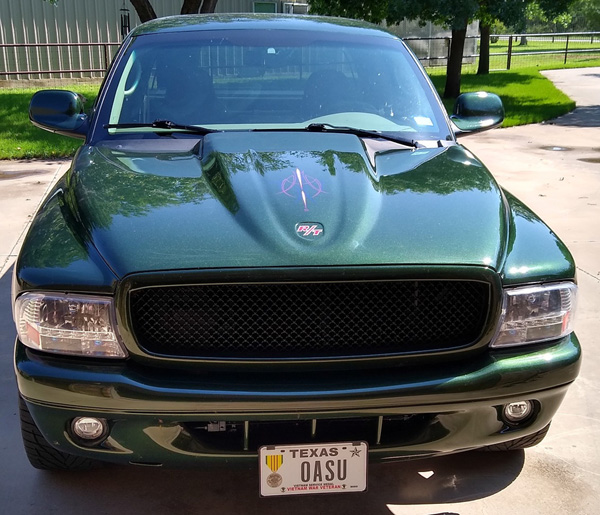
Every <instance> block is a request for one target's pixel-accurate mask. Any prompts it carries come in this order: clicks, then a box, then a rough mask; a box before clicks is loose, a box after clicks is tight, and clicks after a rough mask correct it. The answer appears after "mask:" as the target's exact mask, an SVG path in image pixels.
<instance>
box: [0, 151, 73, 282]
mask: <svg viewBox="0 0 600 515" xmlns="http://www.w3.org/2000/svg"><path fill="white" fill-rule="evenodd" d="M67 166H68V162H67V161H0V206H1V207H0V215H1V216H0V277H2V276H3V275H4V274H5V273H6V271H7V270H8V269H9V268H10V267H11V266H12V264H13V262H14V261H15V259H16V257H17V254H18V252H19V248H20V246H21V242H22V240H23V237H24V236H25V233H26V231H27V229H28V228H29V224H30V222H31V218H32V216H33V214H34V213H35V212H36V211H37V209H38V207H39V205H40V202H41V201H42V199H44V198H45V196H46V193H47V192H48V190H49V189H50V187H51V186H52V184H54V182H55V181H56V180H57V179H58V178H59V177H60V176H61V175H62V174H63V173H64V172H65V171H66V170H67Z"/></svg>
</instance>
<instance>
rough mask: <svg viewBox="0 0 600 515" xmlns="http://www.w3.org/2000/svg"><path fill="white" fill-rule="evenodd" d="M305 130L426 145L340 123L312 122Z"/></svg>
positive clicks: (394, 135)
mask: <svg viewBox="0 0 600 515" xmlns="http://www.w3.org/2000/svg"><path fill="white" fill-rule="evenodd" d="M304 130H306V131H309V132H338V133H348V134H354V135H355V136H358V137H359V138H380V139H385V140H388V141H393V142H394V143H400V144H401V145H406V146H409V147H413V148H422V147H423V146H424V145H422V144H421V143H419V142H418V141H416V140H414V139H409V138H403V137H402V136H398V135H396V134H389V133H387V132H380V131H370V130H366V129H357V128H355V127H343V126H339V125H330V124H329V123H311V124H310V125H307V126H306V127H305V128H304Z"/></svg>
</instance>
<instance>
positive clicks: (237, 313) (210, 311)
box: [130, 280, 489, 359]
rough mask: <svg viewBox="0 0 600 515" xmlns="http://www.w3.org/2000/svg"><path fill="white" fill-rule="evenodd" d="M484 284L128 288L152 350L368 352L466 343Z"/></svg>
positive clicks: (237, 354)
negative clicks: (130, 289) (130, 290)
mask: <svg viewBox="0 0 600 515" xmlns="http://www.w3.org/2000/svg"><path fill="white" fill-rule="evenodd" d="M488 299H489V286H488V285H487V284H485V283H481V282H476V281H443V280H435V281H377V282H332V283H267V284H227V285H222V284H215V285H212V284H209V285H198V286H168V287H156V288H142V289H139V290H134V291H132V292H131V293H130V310H131V322H132V328H133V332H134V334H135V336H136V338H137V341H138V344H139V345H140V346H141V347H142V348H144V349H146V350H147V351H148V352H150V353H153V354H160V355H165V356H182V357H183V356H185V357H198V358H202V357H207V358H210V357H212V358H214V357H222V358H241V359H244V358H245V359H250V358H288V357H289V358H293V357H324V356H344V355H348V356H350V355H351V356H373V355H379V354H387V353H395V354H397V353H408V352H427V351H431V350H436V349H449V348H454V347H460V346H465V345H469V344H471V343H473V342H475V341H476V340H477V338H478V337H479V336H480V334H481V333H482V331H483V329H484V324H485V320H486V316H487V312H488V309H489V306H488V304H489V300H488Z"/></svg>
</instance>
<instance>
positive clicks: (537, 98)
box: [0, 61, 600, 159]
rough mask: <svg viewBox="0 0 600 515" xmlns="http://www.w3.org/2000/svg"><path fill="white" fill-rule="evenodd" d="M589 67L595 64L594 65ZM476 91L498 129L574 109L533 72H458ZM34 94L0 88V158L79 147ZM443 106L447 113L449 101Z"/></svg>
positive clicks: (91, 88) (82, 89) (88, 91)
mask: <svg viewBox="0 0 600 515" xmlns="http://www.w3.org/2000/svg"><path fill="white" fill-rule="evenodd" d="M592 64H595V65H600V61H597V62H593V63H592ZM552 67H553V66H549V68H552ZM557 67H559V66H557ZM560 67H561V68H562V67H564V66H560ZM545 68H546V67H545ZM428 71H429V73H430V76H431V78H432V81H433V83H434V85H435V86H436V88H437V89H438V91H439V92H440V93H441V92H442V91H443V89H444V84H445V75H444V72H445V70H444V69H443V68H432V69H429V70H428ZM62 89H72V90H73V91H76V92H78V93H81V94H83V95H84V96H85V97H86V98H87V99H88V104H87V105H89V106H90V107H91V105H92V103H93V101H94V99H95V97H96V95H97V93H98V86H97V85H89V84H78V85H76V86H65V87H64V88H62ZM482 90H484V91H489V92H492V93H496V94H498V95H499V96H500V97H501V98H502V101H503V102H504V107H505V110H506V120H505V122H504V127H510V126H512V125H524V124H528V123H536V122H541V121H543V120H548V119H551V118H555V117H556V116H560V115H562V114H565V113H568V112H569V111H571V110H572V109H574V107H575V103H574V102H573V101H572V100H570V99H569V98H568V97H567V96H566V95H564V94H563V93H562V92H560V91H559V90H558V89H556V88H555V87H554V85H553V84H552V82H551V81H549V80H548V79H546V78H545V77H544V76H543V75H541V74H540V73H539V68H518V69H514V70H510V71H495V72H491V73H490V74H489V75H482V76H479V75H476V74H475V73H473V72H464V71H463V76H462V91H463V92H467V91H482ZM35 91H36V90H35V89H0V159H30V158H44V159H53V158H59V157H69V156H72V155H73V154H74V152H75V150H76V149H77V147H79V145H80V144H81V140H79V139H74V138H68V137H65V136H58V135H56V134H51V133H49V132H46V131H43V130H41V129H38V128H36V127H34V126H33V125H32V124H31V123H30V122H29V120H28V117H27V109H28V106H29V100H30V99H31V96H32V95H33V93H34V92H35ZM444 103H445V105H446V108H447V109H448V110H449V111H451V109H452V105H453V101H451V100H449V101H445V102H444Z"/></svg>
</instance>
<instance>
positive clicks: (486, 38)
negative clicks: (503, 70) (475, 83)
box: [477, 21, 491, 75]
mask: <svg viewBox="0 0 600 515" xmlns="http://www.w3.org/2000/svg"><path fill="white" fill-rule="evenodd" d="M490 30H491V28H490V26H489V25H488V24H487V23H484V22H481V21H480V22H479V32H480V33H481V37H480V39H479V41H480V43H479V66H478V67H477V75H487V74H488V73H490Z"/></svg>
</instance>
